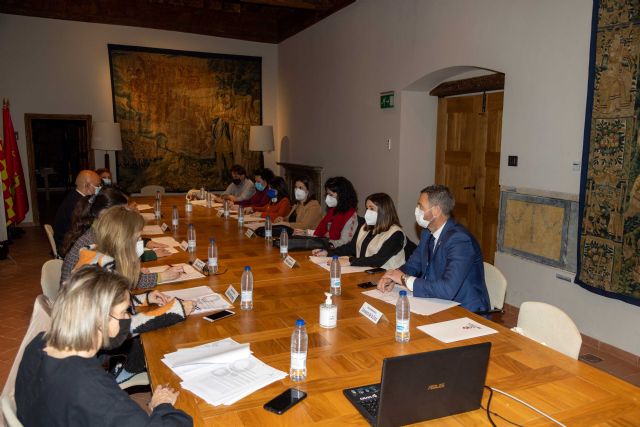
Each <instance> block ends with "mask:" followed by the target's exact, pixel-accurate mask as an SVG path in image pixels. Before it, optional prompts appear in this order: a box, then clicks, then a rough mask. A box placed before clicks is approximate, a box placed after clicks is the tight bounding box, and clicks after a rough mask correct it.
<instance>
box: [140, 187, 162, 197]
mask: <svg viewBox="0 0 640 427" xmlns="http://www.w3.org/2000/svg"><path fill="white" fill-rule="evenodd" d="M157 191H159V192H160V194H164V187H163V186H161V185H145V186H144V187H142V188H141V189H140V195H141V196H155V195H156V192H157Z"/></svg>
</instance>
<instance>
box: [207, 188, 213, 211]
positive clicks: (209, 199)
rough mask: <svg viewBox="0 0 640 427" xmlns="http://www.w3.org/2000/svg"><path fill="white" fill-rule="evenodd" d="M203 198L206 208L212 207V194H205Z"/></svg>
mask: <svg viewBox="0 0 640 427" xmlns="http://www.w3.org/2000/svg"><path fill="white" fill-rule="evenodd" d="M205 198H206V199H207V207H208V208H210V207H211V206H213V194H211V193H207V192H205Z"/></svg>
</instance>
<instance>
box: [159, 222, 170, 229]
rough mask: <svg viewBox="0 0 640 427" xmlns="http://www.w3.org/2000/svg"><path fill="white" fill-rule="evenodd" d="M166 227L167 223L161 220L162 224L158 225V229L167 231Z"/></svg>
mask: <svg viewBox="0 0 640 427" xmlns="http://www.w3.org/2000/svg"><path fill="white" fill-rule="evenodd" d="M168 229H169V226H168V225H167V223H166V222H163V223H162V225H161V226H160V230H162V231H167V230H168Z"/></svg>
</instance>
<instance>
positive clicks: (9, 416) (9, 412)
mask: <svg viewBox="0 0 640 427" xmlns="http://www.w3.org/2000/svg"><path fill="white" fill-rule="evenodd" d="M2 415H4V420H5V422H6V423H7V426H9V427H22V423H21V422H20V420H19V419H18V413H17V411H16V400H15V399H14V397H13V393H11V394H7V395H4V396H2Z"/></svg>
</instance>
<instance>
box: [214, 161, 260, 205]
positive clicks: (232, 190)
mask: <svg viewBox="0 0 640 427" xmlns="http://www.w3.org/2000/svg"><path fill="white" fill-rule="evenodd" d="M255 192H256V187H255V186H254V185H253V182H252V181H251V180H250V179H249V178H247V171H246V170H245V169H244V167H242V166H240V165H233V166H231V184H229V186H228V187H227V189H226V190H225V191H224V193H222V196H221V197H219V196H215V197H214V200H215V201H216V202H218V203H222V202H223V201H224V200H230V201H231V202H233V203H238V202H242V201H244V200H248V199H250V198H251V196H253V194H254V193H255Z"/></svg>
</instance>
